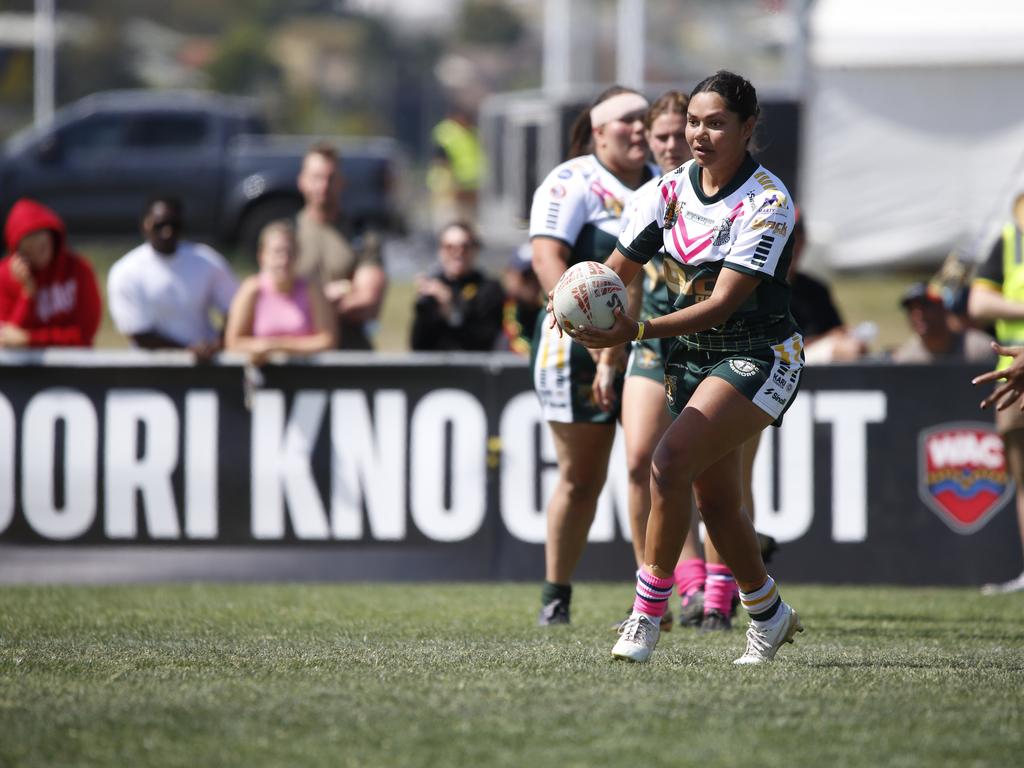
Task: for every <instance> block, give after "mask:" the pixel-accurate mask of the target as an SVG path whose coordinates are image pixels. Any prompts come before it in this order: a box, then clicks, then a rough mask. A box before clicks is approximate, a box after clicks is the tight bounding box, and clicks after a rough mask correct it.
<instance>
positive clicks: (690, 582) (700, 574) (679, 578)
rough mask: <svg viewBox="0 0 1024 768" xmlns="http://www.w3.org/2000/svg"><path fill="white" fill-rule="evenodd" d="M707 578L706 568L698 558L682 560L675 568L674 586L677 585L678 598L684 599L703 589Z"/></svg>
mask: <svg viewBox="0 0 1024 768" xmlns="http://www.w3.org/2000/svg"><path fill="white" fill-rule="evenodd" d="M707 577H708V571H707V568H706V567H705V565H704V561H703V560H701V559H700V558H699V557H691V558H690V559H688V560H683V561H682V562H681V563H679V565H677V566H676V584H677V585H679V596H680V597H686V596H687V595H692V594H693V593H694V592H697V591H698V590H701V589H704V582H705V581H706V580H707Z"/></svg>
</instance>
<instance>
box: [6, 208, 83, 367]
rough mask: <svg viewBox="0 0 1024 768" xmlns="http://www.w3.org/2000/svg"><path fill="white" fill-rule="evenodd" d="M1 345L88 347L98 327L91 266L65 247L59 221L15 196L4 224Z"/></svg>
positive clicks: (55, 216) (47, 212)
mask: <svg viewBox="0 0 1024 768" xmlns="http://www.w3.org/2000/svg"><path fill="white" fill-rule="evenodd" d="M4 237H5V240H6V242H7V256H6V257H5V258H4V259H3V260H2V261H0V347H91V346H92V342H93V337H95V336H96V330H97V329H98V328H99V326H100V314H101V309H100V292H99V290H98V288H97V287H96V276H95V275H94V274H93V271H92V266H90V264H89V262H88V261H86V260H85V259H84V258H82V257H81V256H79V255H78V254H77V253H73V252H72V251H71V250H70V249H69V248H68V246H67V233H66V232H65V230H64V222H63V221H61V219H60V217H59V216H57V214H56V213H54V212H53V211H51V210H50V209H49V208H47V207H46V206H44V205H41V204H40V203H37V202H35V201H34V200H29V199H22V200H18V202H16V203H15V204H14V206H13V207H12V208H11V212H10V214H9V215H8V216H7V224H6V226H5V227H4Z"/></svg>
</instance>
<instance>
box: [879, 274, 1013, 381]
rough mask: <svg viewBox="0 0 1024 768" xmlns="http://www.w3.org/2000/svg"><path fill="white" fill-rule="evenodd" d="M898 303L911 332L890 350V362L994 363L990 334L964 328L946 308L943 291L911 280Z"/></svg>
mask: <svg viewBox="0 0 1024 768" xmlns="http://www.w3.org/2000/svg"><path fill="white" fill-rule="evenodd" d="M900 306H901V307H903V309H904V311H905V312H906V313H907V322H908V323H909V324H910V329H911V330H912V331H913V335H912V336H911V337H910V338H908V339H907V340H906V341H905V342H903V344H901V345H900V346H899V347H897V348H896V349H895V350H893V353H892V360H893V362H895V363H934V362H939V361H943V360H949V361H952V360H962V361H965V362H969V363H991V362H995V354H994V353H993V352H992V337H991V336H989V335H988V334H986V333H982V332H981V331H979V330H976V329H975V328H970V327H965V326H964V324H963V323H962V322H961V320H960V319H959V318H957V317H956V316H955V315H954V313H952V312H950V310H949V309H948V308H947V306H946V301H945V299H944V298H943V295H942V293H940V292H939V290H938V289H937V288H936V287H934V286H932V285H930V284H929V283H926V282H919V283H914V284H913V285H911V286H910V287H909V288H907V290H906V291H905V292H904V294H903V298H902V299H901V300H900Z"/></svg>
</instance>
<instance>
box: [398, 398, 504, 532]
mask: <svg viewBox="0 0 1024 768" xmlns="http://www.w3.org/2000/svg"><path fill="white" fill-rule="evenodd" d="M449 424H450V425H451V429H452V440H451V452H450V455H449V452H448V451H446V450H445V448H446V445H445V432H446V427H447V426H448V425H449ZM411 433H412V434H411V435H410V446H409V458H410V469H409V472H410V476H411V479H410V483H409V496H410V498H409V506H410V509H411V511H412V519H413V522H414V523H415V524H416V527H417V528H419V530H420V531H422V532H423V534H424V535H426V536H428V537H429V538H431V539H433V540H434V541H462V540H463V539H468V538H469V537H470V536H472V535H473V534H474V533H476V532H477V531H478V530H480V526H481V525H482V524H483V521H484V515H485V514H486V512H487V415H486V414H485V413H484V409H483V406H482V405H480V402H479V401H478V400H477V399H476V398H475V397H473V396H472V395H471V394H469V393H468V392H464V391H463V390H459V389H440V390H437V391H436V392H431V393H430V394H429V395H427V396H426V397H424V398H423V399H422V400H420V402H419V403H418V404H417V405H416V410H415V412H414V413H413V416H412V428H411ZM446 461H448V462H450V463H446ZM449 468H450V475H449V473H448V472H446V470H448V469H449ZM446 476H449V477H450V484H449V491H450V498H449V500H448V503H447V504H446V503H445V485H446V483H445V479H446Z"/></svg>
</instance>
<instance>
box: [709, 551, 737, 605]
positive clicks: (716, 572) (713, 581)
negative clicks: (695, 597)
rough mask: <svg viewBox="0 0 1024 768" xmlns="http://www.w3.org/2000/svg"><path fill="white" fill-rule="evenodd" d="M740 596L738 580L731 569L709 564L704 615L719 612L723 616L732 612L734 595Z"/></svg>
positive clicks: (717, 564) (718, 564)
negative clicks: (709, 612)
mask: <svg viewBox="0 0 1024 768" xmlns="http://www.w3.org/2000/svg"><path fill="white" fill-rule="evenodd" d="M738 594H739V588H738V587H737V586H736V579H735V578H733V575H732V571H730V570H729V567H728V566H726V565H722V564H720V563H708V578H707V581H706V582H704V615H705V616H706V615H707V613H708V611H718V612H719V613H721V614H722V615H723V616H728V615H729V614H730V613H731V612H732V599H733V595H738Z"/></svg>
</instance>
